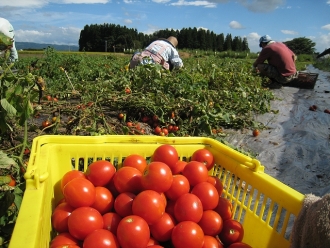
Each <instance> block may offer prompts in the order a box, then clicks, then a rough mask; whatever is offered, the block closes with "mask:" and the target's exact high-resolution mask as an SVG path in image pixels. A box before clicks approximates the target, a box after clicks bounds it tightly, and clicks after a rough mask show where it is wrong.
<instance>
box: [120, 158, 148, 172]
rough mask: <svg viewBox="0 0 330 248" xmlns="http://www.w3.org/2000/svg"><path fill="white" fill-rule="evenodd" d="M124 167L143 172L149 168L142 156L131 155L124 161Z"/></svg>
mask: <svg viewBox="0 0 330 248" xmlns="http://www.w3.org/2000/svg"><path fill="white" fill-rule="evenodd" d="M123 166H131V167H134V168H136V169H138V170H139V171H141V172H143V171H144V169H145V168H146V167H147V161H146V159H145V158H144V157H142V156H141V155H138V154H131V155H129V156H127V157H126V158H125V159H124V161H123Z"/></svg>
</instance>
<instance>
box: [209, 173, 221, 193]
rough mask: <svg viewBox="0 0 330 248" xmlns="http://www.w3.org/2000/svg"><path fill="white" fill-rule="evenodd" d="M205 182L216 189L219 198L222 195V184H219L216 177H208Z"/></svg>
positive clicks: (219, 181)
mask: <svg viewBox="0 0 330 248" xmlns="http://www.w3.org/2000/svg"><path fill="white" fill-rule="evenodd" d="M207 182H209V183H211V184H212V185H213V186H214V187H215V188H216V189H217V191H218V194H219V196H221V195H222V191H223V183H222V182H221V180H220V178H218V177H217V176H208V178H207Z"/></svg>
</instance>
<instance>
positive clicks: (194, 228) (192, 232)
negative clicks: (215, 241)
mask: <svg viewBox="0 0 330 248" xmlns="http://www.w3.org/2000/svg"><path fill="white" fill-rule="evenodd" d="M171 239H172V243H173V245H174V247H175V248H187V247H189V248H201V247H202V246H203V243H204V233H203V230H202V228H200V226H199V225H198V224H197V223H195V222H193V221H182V222H179V223H178V224H177V225H176V226H175V227H174V228H173V230H172V235H171Z"/></svg>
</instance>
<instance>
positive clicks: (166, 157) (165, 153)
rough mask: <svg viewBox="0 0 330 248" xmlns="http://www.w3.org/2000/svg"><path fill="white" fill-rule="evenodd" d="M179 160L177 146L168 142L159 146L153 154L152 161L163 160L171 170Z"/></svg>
mask: <svg viewBox="0 0 330 248" xmlns="http://www.w3.org/2000/svg"><path fill="white" fill-rule="evenodd" d="M178 160H179V155H178V152H177V150H176V149H175V147H174V146H171V145H167V144H164V145H160V146H159V147H157V148H156V150H155V151H154V153H153V156H152V161H158V162H163V163H165V164H167V165H168V166H169V167H170V168H171V170H172V168H174V167H175V165H176V163H177V162H178Z"/></svg>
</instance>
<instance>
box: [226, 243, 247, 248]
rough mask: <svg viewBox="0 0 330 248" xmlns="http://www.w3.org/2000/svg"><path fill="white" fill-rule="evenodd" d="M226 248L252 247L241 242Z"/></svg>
mask: <svg viewBox="0 0 330 248" xmlns="http://www.w3.org/2000/svg"><path fill="white" fill-rule="evenodd" d="M228 248H252V246H250V245H248V244H246V243H243V242H235V243H232V244H231V245H230V246H228Z"/></svg>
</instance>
